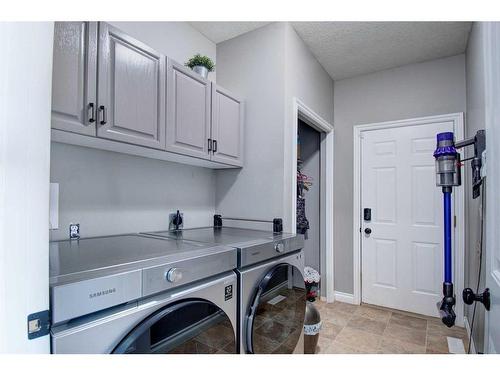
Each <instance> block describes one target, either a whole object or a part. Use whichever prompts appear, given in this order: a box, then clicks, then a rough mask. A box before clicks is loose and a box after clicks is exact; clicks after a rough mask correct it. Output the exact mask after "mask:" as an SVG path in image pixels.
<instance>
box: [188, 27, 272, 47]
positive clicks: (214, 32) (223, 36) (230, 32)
mask: <svg viewBox="0 0 500 375" xmlns="http://www.w3.org/2000/svg"><path fill="white" fill-rule="evenodd" d="M268 23H270V22H190V24H191V26H193V27H194V28H195V29H196V30H198V31H199V32H200V33H202V34H203V35H205V36H206V37H207V38H208V39H210V40H211V41H212V42H214V43H220V42H223V41H225V40H228V39H232V38H234V37H236V36H238V35H241V34H245V33H247V32H249V31H252V30H255V29H258V28H259V27H262V26H265V25H267V24H268Z"/></svg>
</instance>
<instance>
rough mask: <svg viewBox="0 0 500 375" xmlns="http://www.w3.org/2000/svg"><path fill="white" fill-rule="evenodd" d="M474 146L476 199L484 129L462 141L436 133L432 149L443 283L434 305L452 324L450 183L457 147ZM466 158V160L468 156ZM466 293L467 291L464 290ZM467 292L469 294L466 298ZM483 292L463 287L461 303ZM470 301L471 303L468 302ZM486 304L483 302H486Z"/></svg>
mask: <svg viewBox="0 0 500 375" xmlns="http://www.w3.org/2000/svg"><path fill="white" fill-rule="evenodd" d="M470 145H474V157H472V158H471V159H470V160H471V167H472V197H473V198H474V199H475V198H477V197H478V196H479V194H480V191H481V190H480V186H481V183H482V177H481V166H482V159H481V157H482V153H483V151H484V150H485V148H486V143H485V133H484V130H479V131H478V132H477V133H476V135H475V136H474V137H473V138H470V139H466V140H464V141H461V142H456V143H455V140H454V136H453V133H451V132H446V133H439V134H438V135H437V147H436V150H435V151H434V158H435V159H436V185H437V186H441V189H442V191H443V205H444V282H443V299H442V300H441V301H440V302H438V304H437V306H438V309H439V313H440V315H441V320H442V322H443V323H444V324H445V325H446V326H448V327H452V326H453V325H455V319H456V315H455V312H454V311H453V306H455V302H456V299H455V294H454V292H453V282H452V272H451V270H452V264H453V263H452V248H451V245H452V244H451V230H452V227H451V193H452V191H453V186H459V185H460V184H461V172H460V168H461V166H462V165H461V161H460V154H459V153H458V152H457V149H459V148H461V147H465V146H470ZM467 160H469V159H467ZM466 292H467V293H466ZM471 293H472V296H471V295H470V294H471ZM466 294H468V297H467V300H466ZM485 294H488V296H487V297H488V301H489V293H488V290H487V289H486V290H485V293H483V294H481V295H476V294H474V293H473V292H472V290H471V289H470V288H467V289H465V290H464V293H463V298H464V302H465V303H468V304H472V303H473V302H474V301H480V302H483V303H484V301H483V300H482V299H483V297H484V295H485ZM469 302H470V303H469ZM485 306H486V304H485Z"/></svg>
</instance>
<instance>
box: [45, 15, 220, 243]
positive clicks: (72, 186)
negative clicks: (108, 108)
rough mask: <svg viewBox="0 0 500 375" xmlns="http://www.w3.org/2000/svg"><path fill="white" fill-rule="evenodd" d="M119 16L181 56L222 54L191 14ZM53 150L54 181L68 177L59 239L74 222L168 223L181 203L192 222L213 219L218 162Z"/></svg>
mask: <svg viewBox="0 0 500 375" xmlns="http://www.w3.org/2000/svg"><path fill="white" fill-rule="evenodd" d="M111 24H112V25H114V26H115V27H118V28H119V29H121V30H123V31H124V32H126V33H128V34H130V35H131V36H133V37H135V38H136V39H138V40H141V41H142V42H144V43H146V44H148V45H150V46H151V47H153V48H155V49H156V50H158V51H159V52H161V53H164V54H165V55H167V56H169V57H171V58H173V59H175V60H176V61H179V62H181V63H184V62H185V61H186V60H187V59H188V58H189V57H191V56H193V55H194V54H196V53H201V54H204V55H207V56H209V57H210V58H212V59H213V60H214V61H215V60H216V58H215V52H216V50H215V44H214V43H213V42H211V41H210V40H208V39H207V38H206V37H205V36H203V35H202V34H201V33H199V32H198V31H197V30H195V29H194V28H193V27H192V26H190V25H189V24H188V23H186V22H111ZM209 78H211V79H213V80H215V74H212V73H210V75H209ZM51 157H52V163H51V182H57V183H59V184H60V186H59V194H60V195H59V198H60V201H59V215H60V216H59V229H58V230H53V231H51V240H59V239H66V238H68V226H69V223H71V222H73V223H79V224H80V231H81V235H82V236H84V237H90V236H99V235H108V234H121V233H130V232H138V231H151V230H161V229H165V228H167V227H168V214H169V213H170V212H175V210H177V209H180V210H181V211H182V212H184V214H185V220H184V221H185V222H184V227H185V228H187V227H193V226H205V225H211V224H212V222H213V217H212V215H213V214H214V211H215V177H214V176H215V175H214V172H213V171H212V170H209V169H206V168H200V167H190V166H185V165H181V164H176V163H171V162H166V161H158V160H152V159H146V158H140V157H134V156H130V155H124V154H119V153H113V152H106V151H99V150H95V149H87V148H83V147H78V146H72V145H63V144H57V143H52V150H51Z"/></svg>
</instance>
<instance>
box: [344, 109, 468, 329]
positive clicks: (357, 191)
mask: <svg viewBox="0 0 500 375" xmlns="http://www.w3.org/2000/svg"><path fill="white" fill-rule="evenodd" d="M438 121H452V122H453V131H454V133H455V138H456V139H457V140H461V139H463V137H464V134H465V131H464V114H463V112H459V113H451V114H446V115H438V116H428V117H418V118H413V119H405V120H398V121H387V122H380V123H373V124H364V125H356V126H354V145H353V149H354V155H353V156H354V190H353V193H354V199H353V203H354V204H353V219H354V220H353V229H354V235H353V252H354V254H353V263H354V269H353V275H354V303H355V304H358V305H359V304H360V303H361V237H360V232H359V230H358V228H361V225H362V223H361V135H362V133H363V132H365V131H369V130H379V129H389V128H398V127H403V126H418V125H425V124H428V123H429V122H438ZM459 151H460V150H459ZM460 152H462V151H460ZM462 158H463V155H462ZM436 189H437V187H436ZM453 204H454V209H455V211H454V212H455V216H456V217H457V222H456V228H455V230H454V233H453V242H454V244H455V245H456V246H455V248H456V249H457V254H454V255H455V256H454V259H455V267H454V280H455V283H454V284H455V294H457V295H458V298H457V306H456V314H457V325H460V326H463V318H464V305H463V302H462V298H460V293H461V292H462V290H463V288H464V272H465V271H464V270H465V267H464V243H465V235H464V228H465V217H464V212H465V211H464V210H465V199H464V188H463V185H461V186H458V187H455V188H454V189H453ZM436 302H437V301H436Z"/></svg>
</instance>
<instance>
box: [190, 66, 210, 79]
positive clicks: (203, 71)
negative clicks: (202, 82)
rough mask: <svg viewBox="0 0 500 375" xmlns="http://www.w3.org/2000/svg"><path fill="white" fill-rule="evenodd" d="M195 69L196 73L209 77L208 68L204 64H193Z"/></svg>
mask: <svg viewBox="0 0 500 375" xmlns="http://www.w3.org/2000/svg"><path fill="white" fill-rule="evenodd" d="M193 71H194V72H195V73H198V74H199V75H200V76H202V77H203V78H207V77H208V69H207V68H206V67H205V66H202V65H196V66H193Z"/></svg>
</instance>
